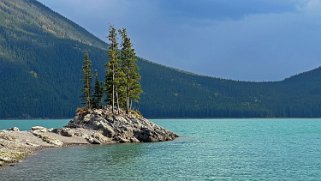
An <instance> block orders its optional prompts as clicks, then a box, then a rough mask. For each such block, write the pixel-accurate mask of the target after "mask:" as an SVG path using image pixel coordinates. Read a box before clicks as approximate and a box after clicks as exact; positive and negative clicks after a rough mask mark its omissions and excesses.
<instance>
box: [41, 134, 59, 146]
mask: <svg viewBox="0 0 321 181" xmlns="http://www.w3.org/2000/svg"><path fill="white" fill-rule="evenodd" d="M41 139H42V140H43V141H45V142H47V143H49V144H53V145H55V146H62V145H63V144H64V143H63V142H62V141H60V140H57V139H55V138H51V137H48V136H43V137H42V138H41Z"/></svg>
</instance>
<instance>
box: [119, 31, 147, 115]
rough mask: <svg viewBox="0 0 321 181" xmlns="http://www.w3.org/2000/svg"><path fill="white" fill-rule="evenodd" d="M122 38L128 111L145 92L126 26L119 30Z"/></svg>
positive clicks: (123, 69)
mask: <svg viewBox="0 0 321 181" xmlns="http://www.w3.org/2000/svg"><path fill="white" fill-rule="evenodd" d="M119 34H120V35H121V38H122V49H121V53H120V59H121V68H122V71H123V72H124V74H125V80H124V85H125V88H124V89H125V90H124V92H125V96H124V98H125V100H124V101H125V103H124V104H125V106H126V113H127V114H128V113H129V111H130V110H131V109H132V104H133V101H134V102H138V101H139V98H140V94H141V93H142V92H143V91H142V88H141V84H140V79H141V76H140V74H139V72H138V66H137V58H136V53H135V50H134V49H133V48H132V44H131V41H130V38H129V37H128V35H127V31H126V29H125V28H123V29H120V30H119Z"/></svg>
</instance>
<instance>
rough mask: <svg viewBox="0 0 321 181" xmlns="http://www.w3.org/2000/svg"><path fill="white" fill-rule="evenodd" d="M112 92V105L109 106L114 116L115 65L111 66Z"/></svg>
mask: <svg viewBox="0 0 321 181" xmlns="http://www.w3.org/2000/svg"><path fill="white" fill-rule="evenodd" d="M112 85H113V92H112V104H111V109H112V113H113V114H114V107H115V64H113V82H112Z"/></svg>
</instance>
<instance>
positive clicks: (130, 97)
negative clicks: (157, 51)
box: [82, 26, 142, 114]
mask: <svg viewBox="0 0 321 181" xmlns="http://www.w3.org/2000/svg"><path fill="white" fill-rule="evenodd" d="M118 33H119V35H120V37H121V46H120V47H119V46H118V41H117V40H118V36H117V35H118V34H117V30H116V29H115V28H114V27H113V26H111V27H110V30H109V35H108V40H109V43H110V44H109V47H108V58H109V61H108V62H107V64H106V73H105V82H104V83H102V82H101V81H99V77H98V72H97V71H96V72H95V74H94V77H95V85H94V91H93V93H92V90H91V89H92V86H91V82H92V77H93V76H92V71H91V61H90V59H89V55H88V53H86V54H85V58H84V63H83V64H84V65H83V67H82V70H83V90H82V93H83V96H82V98H83V104H84V105H85V106H86V108H88V109H90V108H101V107H102V106H103V98H104V97H106V99H105V100H106V105H107V106H111V107H112V110H113V112H114V110H115V109H117V110H118V111H119V109H120V108H122V109H125V110H126V113H127V114H128V113H129V112H130V110H132V109H133V102H136V103H138V102H139V98H140V95H141V93H142V88H141V84H140V80H141V76H140V74H139V72H138V66H137V58H136V53H135V50H134V49H133V48H132V43H131V40H130V38H129V37H128V35H127V31H126V29H125V28H122V29H120V30H118Z"/></svg>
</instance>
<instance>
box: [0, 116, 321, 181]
mask: <svg viewBox="0 0 321 181" xmlns="http://www.w3.org/2000/svg"><path fill="white" fill-rule="evenodd" d="M153 121H154V122H156V123H157V124H159V125H161V126H163V127H166V128H168V129H170V130H172V131H174V132H175V133H177V134H178V135H180V137H179V138H178V139H177V140H175V141H172V142H161V143H142V144H115V145H103V146H101V145H99V146H77V147H68V148H58V149H47V150H44V151H41V152H39V153H37V154H36V155H34V156H31V157H28V158H27V159H26V160H24V161H23V162H21V163H19V164H17V165H16V166H14V167H6V168H4V169H2V170H0V180H320V179H321V119H172V120H167V119H166V120H153ZM67 122H68V120H29V121H26V120H7V121H5V120H3V121H0V129H4V128H8V127H13V126H17V127H19V128H22V129H30V128H31V126H34V125H43V126H46V127H60V126H63V125H64V124H66V123H67Z"/></svg>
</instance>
